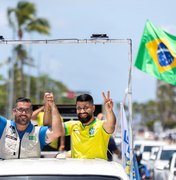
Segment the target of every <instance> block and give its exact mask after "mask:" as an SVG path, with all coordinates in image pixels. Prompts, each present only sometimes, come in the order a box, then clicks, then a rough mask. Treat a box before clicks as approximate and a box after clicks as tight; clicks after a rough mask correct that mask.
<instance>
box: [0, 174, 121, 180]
mask: <svg viewBox="0 0 176 180" xmlns="http://www.w3.org/2000/svg"><path fill="white" fill-rule="evenodd" d="M0 179H1V180H48V179H49V180H70V179H71V180H81V179H84V180H122V179H121V178H118V177H114V176H101V175H45V176H42V175H35V176H33V175H30V176H1V177H0Z"/></svg>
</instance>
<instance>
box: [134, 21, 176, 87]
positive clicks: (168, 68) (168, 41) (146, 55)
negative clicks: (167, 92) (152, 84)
mask: <svg viewBox="0 0 176 180" xmlns="http://www.w3.org/2000/svg"><path fill="white" fill-rule="evenodd" d="M134 66H135V67H137V68H138V69H140V70H142V71H144V72H146V73H148V74H150V75H152V76H154V77H156V78H157V79H159V80H163V81H165V82H167V83H169V84H172V85H176V36H173V35H171V34H169V33H167V32H165V31H163V30H162V29H161V28H158V27H155V26H154V25H153V24H152V23H151V22H150V21H148V20H147V22H146V24H145V28H144V32H143V35H142V39H141V43H140V46H139V50H138V53H137V57H136V62H135V64H134Z"/></svg>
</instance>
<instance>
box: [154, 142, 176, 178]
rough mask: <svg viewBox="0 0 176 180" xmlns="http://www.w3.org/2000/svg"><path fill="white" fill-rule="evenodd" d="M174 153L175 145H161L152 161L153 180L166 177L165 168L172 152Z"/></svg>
mask: <svg viewBox="0 0 176 180" xmlns="http://www.w3.org/2000/svg"><path fill="white" fill-rule="evenodd" d="M174 153H176V145H168V146H163V147H161V148H160V150H159V152H158V154H157V158H156V161H155V163H154V170H153V172H154V179H155V180H166V179H168V177H167V171H168V169H167V168H166V167H167V166H168V165H169V162H170V160H171V158H172V156H173V154H174Z"/></svg>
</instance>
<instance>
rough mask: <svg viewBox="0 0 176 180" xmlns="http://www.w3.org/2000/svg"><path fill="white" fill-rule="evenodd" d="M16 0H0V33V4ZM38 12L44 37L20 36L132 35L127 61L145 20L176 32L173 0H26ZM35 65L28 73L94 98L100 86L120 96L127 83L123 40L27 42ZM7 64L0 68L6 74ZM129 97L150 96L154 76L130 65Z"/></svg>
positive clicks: (6, 49) (2, 11) (3, 30)
mask: <svg viewBox="0 0 176 180" xmlns="http://www.w3.org/2000/svg"><path fill="white" fill-rule="evenodd" d="M17 2H18V1H17V0H13V1H10V0H1V1H0V17H1V20H0V35H3V36H4V38H5V39H12V30H11V29H10V28H9V26H8V23H7V18H6V8H7V7H15V6H16V3H17ZM30 2H34V3H35V4H36V7H37V15H38V17H45V18H47V19H48V20H49V21H50V24H51V33H50V36H48V37H47V36H43V35H40V34H35V33H34V34H32V35H28V34H26V35H25V36H24V39H69V38H78V39H88V38H90V36H91V35H92V34H96V33H97V34H98V33H106V34H107V35H108V36H109V38H112V39H127V38H130V39H132V43H133V56H132V57H133V63H134V61H135V57H136V54H137V50H138V47H139V43H140V39H141V36H142V32H143V29H144V25H145V22H146V20H147V19H149V20H150V21H151V22H152V23H153V24H154V25H156V26H159V27H161V28H163V29H164V30H166V31H167V32H169V33H171V34H176V18H175V15H174V12H175V7H176V1H174V0H167V1H162V3H161V1H159V0H155V1H154V0H146V1H140V0H133V1H127V0H123V1H120V0H74V1H73V0H52V1H48V0H42V1H39V0H31V1H30ZM11 48H12V46H11V45H1V46H0V51H1V56H0V63H1V62H3V61H4V60H5V59H6V58H7V57H8V56H10V55H11ZM27 48H28V49H29V51H30V53H31V55H32V56H33V57H34V58H35V65H36V66H37V68H30V69H29V68H26V69H25V71H26V72H27V73H32V74H33V75H37V74H42V73H47V74H49V75H50V76H51V77H52V78H54V79H57V80H60V81H62V82H63V83H65V84H66V85H67V86H68V87H69V88H70V90H75V91H89V92H91V94H92V95H93V96H94V98H95V102H96V103H101V102H102V96H101V92H102V91H107V90H110V91H111V94H112V98H113V100H114V101H115V102H116V101H118V102H119V101H122V100H123V98H124V95H125V90H126V88H127V83H128V69H129V62H128V47H127V45H124V44H70V45H56V44H55V45H30V46H28V47H27ZM7 69H8V66H3V67H0V72H1V73H2V74H4V75H6V74H7ZM132 93H133V94H132V99H133V101H138V102H146V101H148V100H151V99H152V100H154V99H155V93H156V79H154V78H153V77H151V76H149V75H147V74H145V73H143V72H141V71H139V70H137V69H136V68H133V74H132Z"/></svg>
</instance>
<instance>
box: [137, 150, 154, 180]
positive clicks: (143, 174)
mask: <svg viewBox="0 0 176 180" xmlns="http://www.w3.org/2000/svg"><path fill="white" fill-rule="evenodd" d="M135 156H136V160H137V164H138V170H139V175H140V178H141V180H147V179H149V180H150V179H151V176H150V172H149V170H148V168H147V166H146V165H145V164H142V162H141V160H142V153H140V152H136V154H135Z"/></svg>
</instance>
